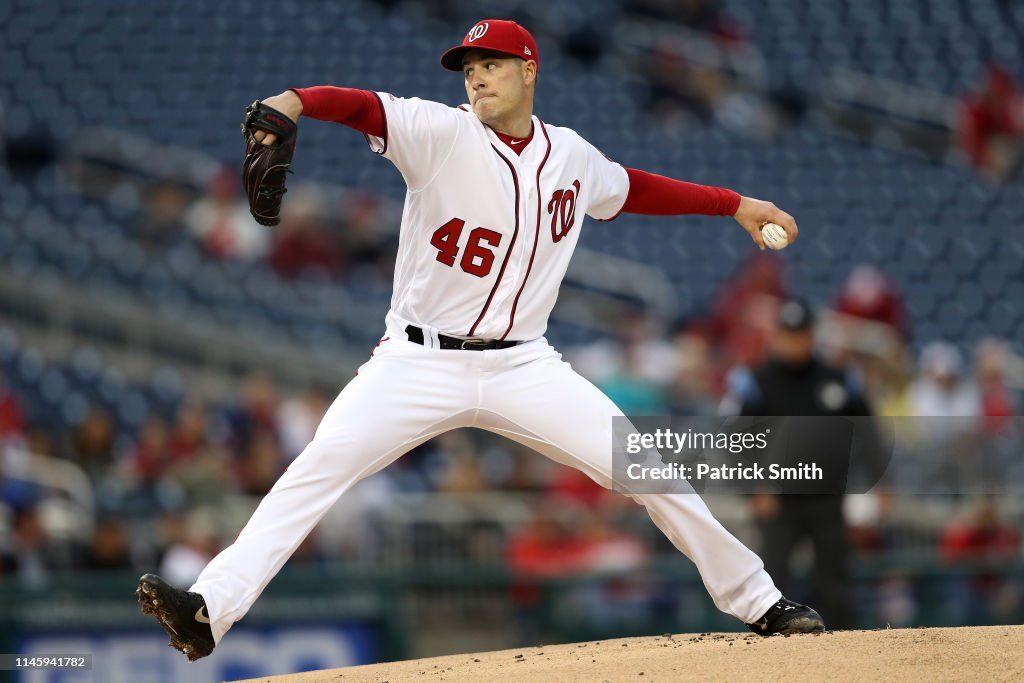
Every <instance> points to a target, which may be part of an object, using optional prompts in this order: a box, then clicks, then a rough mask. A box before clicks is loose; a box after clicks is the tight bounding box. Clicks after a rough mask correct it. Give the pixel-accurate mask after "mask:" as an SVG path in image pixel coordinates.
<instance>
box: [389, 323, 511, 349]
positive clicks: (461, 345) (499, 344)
mask: <svg viewBox="0 0 1024 683" xmlns="http://www.w3.org/2000/svg"><path fill="white" fill-rule="evenodd" d="M405 333H406V334H407V335H409V341H411V342H412V343H413V344H419V345H420V346H423V330H422V329H420V328H419V327H416V326H415V325H409V326H408V327H406V328H405ZM437 339H438V341H440V342H441V348H442V349H445V350H448V351H489V350H491V349H507V348H509V347H510V346H517V345H519V344H522V343H523V342H521V341H507V340H505V339H459V338H458V337H449V336H448V335H447V334H440V333H439V334H438V335H437Z"/></svg>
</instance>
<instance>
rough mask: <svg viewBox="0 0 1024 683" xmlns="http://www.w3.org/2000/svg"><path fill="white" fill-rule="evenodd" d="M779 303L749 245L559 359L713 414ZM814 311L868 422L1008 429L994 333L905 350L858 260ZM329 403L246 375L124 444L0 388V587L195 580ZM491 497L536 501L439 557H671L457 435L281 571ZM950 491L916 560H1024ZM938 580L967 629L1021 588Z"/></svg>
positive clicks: (636, 524)
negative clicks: (710, 273)
mask: <svg viewBox="0 0 1024 683" xmlns="http://www.w3.org/2000/svg"><path fill="white" fill-rule="evenodd" d="M791 294H792V292H789V291H787V285H786V279H785V277H784V272H783V266H782V261H781V260H779V259H778V258H777V257H776V256H774V255H772V254H761V253H755V254H754V255H753V256H752V257H751V258H750V259H749V261H748V262H746V263H744V264H743V266H742V267H741V268H740V269H739V270H738V271H737V273H736V274H735V275H734V276H733V277H732V278H730V279H728V280H726V281H724V282H723V284H722V285H721V287H720V288H719V290H718V292H717V293H716V295H715V296H714V297H713V298H712V300H711V301H709V302H708V308H707V310H706V312H704V313H702V314H700V315H693V316H691V317H688V318H686V319H683V320H679V321H674V322H671V323H666V322H665V321H660V320H657V319H655V318H653V317H652V316H650V315H649V314H648V313H647V312H645V311H643V310H641V309H636V310H633V311H632V312H630V313H628V314H627V315H625V316H624V317H623V319H622V321H621V324H620V326H619V333H618V336H617V337H616V338H614V339H610V340H602V341H597V342H594V343H592V344H589V345H587V346H583V347H579V348H570V349H566V350H565V351H566V358H567V360H569V361H570V362H572V363H573V365H574V367H576V368H577V369H578V370H579V371H580V372H581V373H583V374H584V375H585V376H587V377H589V378H590V379H591V380H592V381H593V382H594V383H595V384H596V385H597V386H598V387H600V388H601V389H602V390H603V391H604V392H605V393H607V394H608V395H609V396H610V397H611V398H612V399H613V400H614V401H616V403H618V405H620V406H621V407H622V409H623V410H624V411H625V412H626V413H627V414H632V415H716V414H720V413H721V412H722V411H723V410H725V409H726V408H725V404H726V403H727V400H726V397H727V395H728V381H729V380H728V378H729V376H730V373H731V372H732V371H734V369H735V368H737V367H754V366H756V365H757V364H759V363H760V362H762V361H764V360H765V359H766V358H767V357H768V354H769V353H770V344H769V340H770V339H771V336H772V334H773V332H774V327H775V325H776V319H777V310H778V307H779V305H780V303H781V302H782V301H783V300H784V299H785V298H786V297H787V296H789V295H791ZM819 303H820V304H821V305H820V306H819V308H821V309H822V311H823V315H822V324H821V326H820V328H819V332H818V334H817V335H816V340H815V345H816V348H817V349H818V351H819V352H820V353H821V354H823V355H825V356H827V357H828V358H829V359H830V361H831V362H834V363H837V364H839V365H841V366H843V367H846V368H850V369H852V370H853V371H855V372H856V373H857V374H858V375H859V376H860V377H862V378H863V381H864V387H865V392H866V395H867V397H868V398H869V400H870V402H871V404H872V406H874V410H875V412H876V414H878V415H883V416H898V415H926V416H927V415H931V416H961V417H963V418H966V419H965V420H964V421H957V422H951V421H950V422H949V425H952V427H950V429H952V428H953V427H955V428H956V429H959V430H960V433H943V434H939V433H938V431H937V430H939V428H940V427H941V426H942V423H937V422H933V423H929V427H927V431H929V432H930V433H929V434H926V435H925V436H926V437H927V438H930V439H932V440H933V442H934V441H938V440H941V441H942V442H943V443H945V444H951V443H952V444H956V453H957V454H959V455H960V456H962V457H967V455H965V454H967V453H969V452H970V449H971V448H972V446H971V443H972V442H971V439H972V438H974V437H976V436H977V435H979V434H984V433H987V434H990V435H993V434H994V435H997V436H998V435H999V434H1002V433H1006V432H1007V431H1014V430H1015V429H1016V425H1014V424H1012V422H1011V421H1009V419H1008V418H1010V417H1011V416H1013V415H1016V414H1017V412H1018V410H1019V407H1020V400H1021V396H1020V390H1021V388H1022V386H1024V383H1022V381H1021V380H1022V375H1021V368H1022V366H1021V361H1020V358H1019V357H1018V356H1016V355H1015V353H1014V351H1013V349H1012V347H1011V346H1010V345H1009V344H1008V343H1007V342H1006V341H1005V340H999V339H984V340H979V341H978V342H977V343H976V344H975V345H974V346H973V347H972V348H970V349H967V351H969V353H970V355H968V356H965V354H964V350H962V349H961V348H960V347H959V346H957V345H954V344H952V343H949V342H945V341H941V340H929V341H927V342H925V340H919V341H915V340H914V339H913V330H912V329H910V328H909V323H908V318H907V315H906V310H905V304H904V302H903V301H902V296H901V293H900V292H899V291H897V289H896V288H895V287H894V286H893V285H892V283H891V282H890V281H889V280H888V279H887V278H886V277H885V275H884V274H883V273H881V272H879V271H878V270H877V269H875V268H874V267H873V266H870V265H861V266H857V267H855V268H853V269H852V270H851V272H850V273H849V276H848V277H847V279H846V281H845V283H844V285H843V286H842V288H841V289H840V291H838V292H836V294H835V297H834V299H833V300H832V301H830V302H819ZM825 304H827V305H825ZM915 348H918V349H920V351H919V352H918V353H916V354H915V353H914V351H913V350H914V349H915ZM339 388H340V387H339ZM331 400H332V396H330V395H328V394H327V393H325V392H324V391H322V390H319V389H314V388H309V389H307V390H305V391H301V392H297V393H289V394H286V395H282V391H281V390H280V388H279V387H277V386H276V385H275V381H274V378H273V376H272V373H271V372H269V371H264V370H257V371H253V372H251V373H250V374H249V375H248V376H247V377H246V378H245V379H244V381H243V382H241V383H240V386H239V390H238V395H237V398H236V399H235V400H234V401H232V402H230V403H228V404H225V405H211V404H208V403H205V402H204V401H202V400H201V399H199V398H198V397H186V398H185V399H183V400H182V401H180V403H179V404H178V405H177V406H176V408H175V409H174V410H173V411H172V412H169V413H167V414H151V415H149V416H148V417H147V418H146V419H145V420H143V421H142V423H141V426H140V427H139V428H138V429H137V430H134V431H133V432H128V433H126V432H125V430H124V428H123V425H119V424H118V423H117V420H116V417H115V416H114V414H113V413H112V412H111V411H109V410H108V409H107V408H106V407H104V406H103V405H100V404H96V405H94V406H92V408H91V409H90V410H88V411H87V413H86V414H85V416H84V418H83V419H81V420H80V421H79V422H78V423H77V424H69V425H66V427H65V428H62V429H57V428H53V427H52V426H41V425H35V424H30V423H28V421H27V419H26V417H25V411H24V410H23V408H22V406H21V405H20V400H19V396H18V395H17V394H15V393H13V392H11V391H10V390H7V389H0V439H2V440H3V442H4V444H5V445H6V449H5V455H4V457H3V458H2V459H0V583H7V582H14V583H24V584H27V585H43V584H45V582H46V580H47V578H48V576H50V575H51V574H52V573H53V572H57V571H61V570H66V569H76V570H89V569H124V570H135V571H144V570H151V569H154V568H159V570H160V572H161V573H162V574H163V575H165V576H167V577H169V578H170V579H171V580H172V581H176V582H179V583H182V584H187V583H189V582H190V581H191V580H193V579H194V578H195V576H196V575H197V574H198V573H199V571H200V570H201V569H202V567H203V566H204V565H205V564H206V563H207V562H208V561H209V560H210V559H211V558H212V557H213V556H214V555H215V554H216V552H217V551H218V550H219V549H220V548H222V547H224V546H225V545H226V544H227V543H229V542H230V541H231V539H232V538H233V537H234V535H235V534H236V533H237V532H238V530H239V528H240V525H241V524H242V523H243V522H244V519H245V518H246V517H247V515H248V513H249V512H250V511H251V510H252V508H253V506H254V505H255V504H256V503H257V502H258V501H259V499H260V497H261V496H262V495H263V494H265V493H266V492H267V491H268V490H269V488H270V487H271V486H272V485H273V483H274V482H275V481H276V479H277V477H278V476H279V475H280V474H281V473H282V472H283V471H284V469H285V468H286V467H287V466H288V463H289V462H290V461H291V460H293V459H294V458H295V457H297V456H298V455H299V454H300V453H301V451H302V449H303V448H304V447H305V445H306V443H308V441H309V440H310V439H311V438H312V436H313V434H314V432H315V429H316V426H317V424H318V423H319V421H320V419H321V417H322V416H323V414H324V412H325V410H326V409H327V407H328V406H329V404H330V401H331ZM935 425H938V427H937V426H935ZM929 443H930V442H929ZM1013 443H1017V442H1016V441H1014V442H1013ZM1014 452H1018V451H1014ZM28 454H32V456H29V455H28ZM33 456H34V457H33ZM40 456H41V457H42V458H46V459H49V460H45V461H44V462H50V463H58V462H60V463H65V462H68V463H73V464H74V465H75V466H76V467H77V468H78V469H79V470H80V471H81V472H84V474H85V476H86V477H87V478H88V481H89V485H90V489H91V491H92V494H93V496H94V498H95V506H94V512H93V518H92V519H88V520H83V519H80V518H78V519H76V515H81V514H82V513H81V509H77V508H75V507H74V505H73V502H74V501H72V500H69V498H70V497H71V496H69V494H68V493H67V491H64V490H62V489H60V488H59V487H56V488H55V487H53V486H51V483H50V482H48V481H47V480H46V478H45V477H39V476H26V474H25V473H28V472H31V471H32V463H33V462H37V461H38V458H39V457H40ZM1016 460H1019V456H1017V457H1016ZM1014 462H1015V461H1014ZM37 467H38V463H37ZM44 467H47V466H46V465H44ZM1016 474H1017V475H1019V474H1021V468H1020V467H1018V468H1017V470H1016ZM1007 475H1008V476H1009V470H1007ZM502 492H515V493H517V494H526V495H527V496H528V498H529V500H531V501H533V503H531V505H530V512H529V514H528V515H526V516H525V518H522V519H520V521H519V522H517V523H515V524H513V525H512V526H511V528H509V527H507V525H506V526H503V527H501V529H500V532H499V533H497V534H496V535H491V536H486V537H480V538H478V537H475V536H474V533H473V532H472V531H471V526H470V527H467V530H466V533H465V538H463V539H462V540H461V541H458V542H454V546H451V543H453V541H451V540H450V539H449V550H450V549H451V547H457V548H459V550H458V551H456V552H455V554H456V555H458V556H459V558H460V560H461V561H462V562H464V563H467V564H470V565H472V564H482V565H487V566H493V567H505V568H507V569H509V570H511V571H513V572H514V573H517V574H520V575H522V576H524V577H527V578H528V577H548V578H552V577H554V578H557V577H567V576H574V575H578V574H581V573H584V574H585V573H589V572H601V571H613V570H619V569H642V568H643V567H646V566H649V564H650V563H651V562H652V561H653V560H654V558H657V557H665V556H674V553H675V551H674V550H673V549H672V548H671V547H670V546H669V545H668V543H667V541H666V540H665V539H662V538H660V536H659V535H657V534H652V532H651V529H652V527H651V526H650V525H649V523H647V521H646V519H645V518H644V517H643V515H642V514H641V513H640V512H638V509H637V508H636V506H634V505H632V504H631V503H630V502H629V501H628V499H625V498H624V497H622V496H618V495H617V494H613V493H611V492H610V491H607V490H605V489H602V488H601V487H599V486H598V485H597V484H595V483H594V482H592V481H591V480H590V479H589V478H587V477H586V476H585V475H583V474H581V473H578V472H576V471H575V470H571V469H568V468H565V467H562V466H559V465H556V464H554V463H552V462H549V461H548V460H546V459H545V458H542V457H540V456H538V455H536V454H534V453H532V452H531V451H529V450H528V449H525V448H523V447H520V446H518V445H516V444H513V443H511V442H507V441H504V440H501V439H498V438H496V437H491V436H489V435H485V434H482V433H478V432H474V431H467V430H461V431H456V432H452V433H449V434H447V435H444V436H442V437H440V438H437V439H434V440H433V441H431V442H429V443H428V444H426V445H424V446H421V447H419V448H417V449H416V450H415V451H414V452H412V453H410V454H409V455H407V456H406V457H404V458H402V459H401V460H399V461H398V462H397V463H396V464H395V465H393V466H392V467H390V468H388V469H387V470H385V471H384V472H382V473H380V474H378V475H376V476H374V477H372V478H371V479H369V480H367V481H365V482H362V483H360V484H359V485H357V486H356V487H355V488H354V489H353V490H352V491H350V492H348V493H346V494H345V495H344V496H343V497H342V499H341V502H340V503H339V505H338V506H337V507H336V508H335V509H334V510H332V511H331V512H330V513H329V514H328V516H327V517H326V518H325V520H324V521H323V522H322V523H321V525H320V526H319V527H318V529H317V530H316V531H315V532H314V533H313V534H312V535H311V536H310V537H309V538H308V539H307V540H306V541H305V542H304V544H303V546H302V547H301V548H300V550H299V552H298V553H297V554H296V556H295V557H294V558H293V560H292V563H291V566H297V565H301V564H304V563H313V564H323V563H328V562H334V561H339V560H340V561H349V562H356V563H363V564H364V565H365V564H371V565H372V564H373V563H374V562H377V561H385V557H386V553H387V551H386V547H385V546H386V544H387V539H388V532H387V530H386V529H385V528H384V527H383V526H382V525H385V524H386V518H387V517H386V513H388V512H390V511H393V509H394V501H395V500H396V496H398V495H400V494H422V493H430V494H436V495H438V496H439V497H441V498H443V499H449V500H454V501H460V500H467V499H469V498H472V497H473V496H478V495H489V494H493V493H499V494H500V493H502ZM895 497H896V496H895V495H892V496H889V497H886V496H881V497H878V498H877V499H873V502H872V503H870V504H869V503H865V502H863V501H861V502H860V503H859V504H858V506H857V509H858V512H857V513H856V514H853V515H852V516H851V517H850V519H849V520H848V527H849V528H848V530H849V533H850V538H851V540H852V543H853V547H854V548H855V552H856V553H857V554H858V556H860V557H861V558H869V559H870V558H872V557H875V558H877V557H886V554H887V553H899V552H901V551H902V550H905V548H904V547H903V545H904V544H905V538H904V537H903V536H901V535H900V534H899V533H893V527H892V525H891V524H890V523H889V521H890V520H888V519H887V514H888V513H889V511H890V510H891V508H892V501H893V499H894V498H895ZM946 500H947V501H949V502H951V503H952V504H951V505H950V506H949V507H948V508H947V511H948V514H947V519H946V520H945V522H944V524H945V525H946V528H945V530H944V531H942V533H941V534H940V535H939V536H936V537H934V538H932V539H931V540H930V541H929V542H928V544H927V545H928V547H926V548H924V549H923V551H924V552H925V554H926V556H930V557H933V558H934V559H935V561H936V562H940V563H947V564H949V565H957V564H963V565H968V566H972V567H973V566H975V565H976V564H978V563H995V564H998V563H1000V562H1004V561H1008V560H1009V559H1011V558H1019V555H1020V542H1019V534H1018V532H1017V530H1016V529H1017V528H1019V523H1020V520H1019V519H1006V518H1003V517H1001V513H1000V506H999V505H998V504H993V503H991V502H984V503H982V504H979V503H977V502H976V501H975V499H973V498H972V499H967V498H964V499H960V498H957V497H955V496H947V497H946ZM866 511H867V512H866ZM499 526H501V525H499ZM481 538H486V539H487V540H486V541H483V540H481ZM400 542H403V543H408V542H409V539H406V540H405V541H400ZM917 550H922V548H920V544H918V547H917ZM432 552H437V550H436V548H434V549H430V550H429V551H428V554H429V553H432ZM950 582H951V583H950V586H949V587H948V588H949V593H948V596H947V597H948V599H949V601H950V605H951V606H950V609H951V610H954V609H955V610H960V611H963V610H969V611H970V610H973V611H972V612H971V616H972V618H984V615H988V616H992V615H995V614H999V613H1002V612H1000V610H1003V611H1005V610H1006V609H1017V608H1018V607H1019V606H1020V604H1021V603H1020V600H1019V597H1020V596H1019V594H1018V592H1017V586H1016V584H1014V585H1012V586H1010V587H1007V584H1006V581H1005V580H1004V579H1003V578H1001V577H1000V576H998V575H997V574H994V573H984V572H983V573H971V574H969V575H968V576H965V577H962V578H960V579H956V578H955V577H954V578H951V579H950ZM535 591H536V589H531V588H530V587H529V584H524V586H523V587H521V588H518V589H516V590H515V591H513V598H514V600H515V601H516V604H517V605H518V606H520V607H521V608H522V609H523V610H525V612H526V613H529V610H530V609H531V606H532V605H534V604H535V603H536V600H537V599H538V598H537V594H536V592H535ZM982 594H983V595H984V596H986V597H985V599H984V600H979V598H978V596H979V595H982ZM659 595H660V594H659V593H658V592H657V591H655V592H654V593H652V592H651V591H650V590H647V591H646V592H645V591H643V590H641V589H640V588H638V587H637V586H635V585H632V584H629V583H626V584H622V583H611V584H600V585H592V586H590V587H589V588H588V589H587V590H583V591H581V592H579V593H573V599H574V600H576V601H577V603H575V609H577V610H583V613H586V614H588V615H590V617H592V618H594V619H598V618H607V619H622V618H639V616H638V615H642V614H647V613H649V610H651V609H656V608H658V605H659V604H660V603H659ZM875 598H876V599H877V600H878V601H879V605H880V606H879V611H880V612H881V613H884V614H886V618H887V619H888V620H889V621H890V622H891V623H900V622H899V619H897V616H898V615H900V614H902V615H903V623H911V622H912V621H913V619H914V618H915V615H916V611H915V607H914V605H915V604H916V603H915V601H914V598H913V588H912V582H911V581H910V579H908V577H906V576H903V575H898V574H897V575H893V576H887V577H886V578H885V580H884V581H883V582H882V583H881V584H879V586H878V587H877V593H876V594H875ZM1008 606H1009V607H1008ZM979 610H980V611H981V612H984V615H980V616H979V614H980V612H979ZM602 615H603V616H602Z"/></svg>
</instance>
